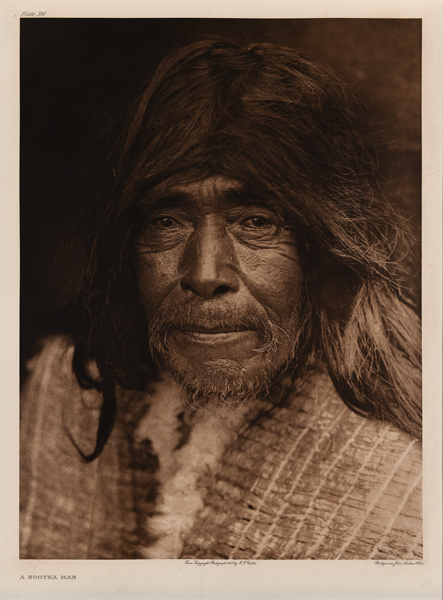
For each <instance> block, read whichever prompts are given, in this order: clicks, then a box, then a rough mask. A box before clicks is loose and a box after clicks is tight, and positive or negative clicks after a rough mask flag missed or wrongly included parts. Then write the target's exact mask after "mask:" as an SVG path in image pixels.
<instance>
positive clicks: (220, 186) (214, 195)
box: [143, 175, 278, 210]
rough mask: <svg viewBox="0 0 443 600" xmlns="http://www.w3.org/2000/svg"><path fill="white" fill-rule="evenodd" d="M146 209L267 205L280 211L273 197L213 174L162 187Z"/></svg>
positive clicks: (147, 201) (155, 193)
mask: <svg viewBox="0 0 443 600" xmlns="http://www.w3.org/2000/svg"><path fill="white" fill-rule="evenodd" d="M143 204H144V205H145V207H146V208H159V207H161V206H177V207H185V206H187V205H189V206H194V207H195V206H198V207H200V208H201V209H203V210H204V209H205V208H207V207H213V206H220V207H230V206H239V205H240V206H243V205H248V204H266V205H269V206H270V207H273V208H274V209H276V208H278V206H277V203H276V202H275V200H273V199H272V197H271V196H270V194H260V193H258V192H257V191H256V190H254V189H253V188H252V187H251V186H248V185H247V184H245V183H244V182H241V181H239V180H237V179H233V178H229V177H226V176H223V175H211V176H208V177H204V178H201V179H198V180H195V181H190V182H185V183H179V184H177V183H173V182H171V185H167V184H166V185H162V186H159V187H158V188H157V189H153V190H151V193H150V194H149V196H148V197H147V198H146V201H145V202H143Z"/></svg>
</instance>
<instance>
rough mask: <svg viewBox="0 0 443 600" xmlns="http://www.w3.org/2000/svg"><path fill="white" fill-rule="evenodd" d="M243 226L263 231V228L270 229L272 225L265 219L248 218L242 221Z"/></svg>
mask: <svg viewBox="0 0 443 600" xmlns="http://www.w3.org/2000/svg"><path fill="white" fill-rule="evenodd" d="M243 225H245V226H246V227H250V228H254V229H263V228H264V227H272V226H273V223H271V221H270V220H269V219H266V217H249V218H248V219H245V220H244V221H243Z"/></svg>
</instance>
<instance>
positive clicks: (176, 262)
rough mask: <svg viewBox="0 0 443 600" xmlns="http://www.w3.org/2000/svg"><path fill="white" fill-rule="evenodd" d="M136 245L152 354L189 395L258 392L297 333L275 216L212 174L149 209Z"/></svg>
mask: <svg viewBox="0 0 443 600" xmlns="http://www.w3.org/2000/svg"><path fill="white" fill-rule="evenodd" d="M136 250H137V253H138V279H139V285H140V288H141V292H142V297H143V302H144V306H145V309H146V314H147V316H148V322H149V327H150V331H149V333H150V341H151V349H152V352H153V354H154V355H155V356H156V358H157V360H158V362H159V363H160V364H161V365H162V366H164V367H166V368H167V369H168V370H170V371H171V372H172V373H173V374H174V375H175V376H176V378H177V379H178V381H179V382H180V383H181V384H182V385H183V386H184V388H185V389H186V390H187V392H188V396H191V397H193V398H194V399H196V398H198V397H202V396H203V397H206V398H209V397H214V396H215V397H219V398H221V399H222V400H224V401H227V402H231V401H232V402H237V401H238V400H239V399H243V398H245V397H254V396H256V395H257V394H260V393H262V392H263V391H266V389H267V388H268V387H269V385H271V384H272V382H273V380H274V379H275V378H276V377H277V376H278V375H279V374H280V373H281V372H282V370H284V368H285V366H286V365H287V364H289V362H290V361H291V360H292V359H293V357H294V352H295V348H296V343H297V337H298V329H299V313H300V311H299V305H300V289H301V283H302V274H301V269H300V266H299V262H298V255H297V250H296V243H295V239H294V236H293V233H292V232H291V230H290V229H289V228H288V227H287V225H286V224H285V222H284V220H283V218H282V215H280V214H278V212H277V211H276V210H275V209H273V208H272V207H271V206H265V205H263V204H258V203H255V202H254V201H253V200H251V199H250V198H246V197H243V196H242V193H241V188H240V186H239V185H238V184H237V182H236V181H232V180H229V179H226V178H223V177H221V176H216V177H210V178H208V179H204V180H203V181H200V182H197V183H193V184H188V185H184V186H180V187H175V188H173V189H172V190H170V194H168V195H167V196H166V197H164V198H162V199H161V200H160V201H159V202H157V203H156V205H155V206H154V207H152V208H150V210H149V214H148V218H147V223H146V227H145V229H144V232H143V234H142V236H141V237H140V238H139V240H138V243H137V245H136Z"/></svg>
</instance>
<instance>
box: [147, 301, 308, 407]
mask: <svg viewBox="0 0 443 600" xmlns="http://www.w3.org/2000/svg"><path fill="white" fill-rule="evenodd" d="M215 312H217V311H215ZM200 314H201V311H199V310H198V309H197V310H195V307H193V306H192V305H184V306H181V307H180V308H179V309H178V308H177V307H175V308H174V309H172V308H171V307H166V308H164V309H163V310H161V311H160V312H159V314H158V315H157V317H156V318H155V319H154V320H152V322H151V324H150V327H149V340H150V350H151V354H152V356H153V357H154V360H155V361H156V362H157V363H158V364H159V365H160V367H162V368H164V369H166V370H167V371H169V372H170V373H171V375H172V376H173V377H174V379H175V380H176V381H177V383H178V384H179V385H180V386H181V388H182V390H183V393H184V396H185V400H186V402H187V403H188V405H190V406H191V407H192V408H203V407H206V406H208V405H211V406H212V405H218V406H219V405H225V406H226V405H227V406H230V407H232V408H236V407H238V406H240V405H243V404H245V403H252V402H254V401H257V400H263V399H269V398H271V397H272V398H279V397H280V396H281V392H279V391H277V392H276V389H277V390H278V389H279V388H280V387H282V381H283V380H286V382H285V385H287V380H288V378H291V374H292V373H293V372H294V371H295V363H296V355H297V347H298V341H299V338H300V329H301V328H300V320H299V318H298V311H297V310H296V309H294V311H293V313H292V314H291V316H290V318H289V319H287V322H286V323H285V326H284V327H283V326H282V325H281V324H277V323H275V322H274V319H273V320H271V318H269V317H268V315H267V314H266V313H264V312H263V313H261V312H258V313H257V312H255V311H251V310H249V311H242V314H238V312H237V311H229V312H225V313H224V315H223V322H224V323H225V324H233V323H236V324H237V325H238V324H239V323H241V324H245V325H247V326H248V327H250V328H251V329H253V330H255V331H256V332H257V334H258V338H259V339H260V344H259V345H258V347H257V348H256V349H254V356H252V357H245V358H244V359H236V360H233V359H232V358H217V359H209V360H202V361H193V360H190V359H189V357H188V356H183V354H182V353H181V352H178V351H177V348H176V347H175V345H174V343H173V339H172V338H173V336H172V331H173V329H174V328H175V327H180V325H183V324H189V323H198V322H199V315H200ZM275 320H277V319H275Z"/></svg>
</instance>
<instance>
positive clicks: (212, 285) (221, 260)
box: [181, 224, 239, 300]
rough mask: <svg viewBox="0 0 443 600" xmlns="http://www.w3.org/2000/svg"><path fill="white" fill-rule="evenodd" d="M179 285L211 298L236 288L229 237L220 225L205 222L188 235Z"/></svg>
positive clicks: (236, 282) (187, 292) (233, 260)
mask: <svg viewBox="0 0 443 600" xmlns="http://www.w3.org/2000/svg"><path fill="white" fill-rule="evenodd" d="M181 271H182V279H181V288H182V290H183V291H184V292H185V293H186V294H187V295H188V296H199V297H200V298H203V299H204V300H210V299H211V298H215V297H217V296H222V295H224V294H229V293H234V292H236V291H238V288H239V279H238V276H237V273H236V272H235V258H234V248H233V245H232V241H231V240H230V239H229V238H228V236H227V234H226V232H225V231H224V228H223V227H220V226H216V225H211V224H204V225H202V226H200V227H199V228H198V229H197V230H196V231H194V233H193V234H192V235H191V237H190V238H189V239H188V241H187V243H186V247H185V252H184V255H183V263H182V268H181Z"/></svg>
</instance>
